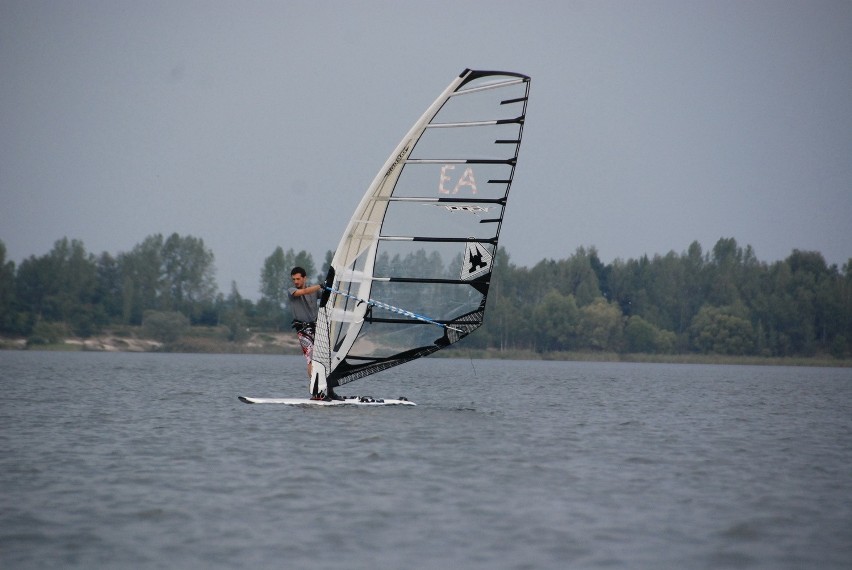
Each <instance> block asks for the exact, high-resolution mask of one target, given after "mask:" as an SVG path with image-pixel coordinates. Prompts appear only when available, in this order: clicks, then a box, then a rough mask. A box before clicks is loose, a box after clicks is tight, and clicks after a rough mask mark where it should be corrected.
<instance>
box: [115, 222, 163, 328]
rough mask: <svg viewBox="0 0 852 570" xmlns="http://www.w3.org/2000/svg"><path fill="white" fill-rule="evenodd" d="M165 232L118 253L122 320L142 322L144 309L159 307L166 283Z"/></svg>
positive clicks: (149, 309)
mask: <svg viewBox="0 0 852 570" xmlns="http://www.w3.org/2000/svg"><path fill="white" fill-rule="evenodd" d="M162 250H163V236H162V234H155V235H151V236H148V237H146V238H145V239H144V240H143V241H142V243H140V244H137V245H136V246H134V248H133V249H132V250H131V251H130V252H128V253H122V254H119V256H118V260H117V261H118V267H119V272H120V274H121V299H122V320H123V322H125V323H127V324H135V325H138V324H141V323H142V318H143V316H144V314H145V311H151V310H158V309H161V308H163V307H161V305H160V298H161V295H162V290H163V287H164V284H163V271H162V267H163V261H162Z"/></svg>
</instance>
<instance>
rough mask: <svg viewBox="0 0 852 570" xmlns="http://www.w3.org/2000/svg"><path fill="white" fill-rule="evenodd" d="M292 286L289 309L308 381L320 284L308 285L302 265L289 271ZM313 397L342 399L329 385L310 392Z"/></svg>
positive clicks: (289, 294)
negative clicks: (320, 390)
mask: <svg viewBox="0 0 852 570" xmlns="http://www.w3.org/2000/svg"><path fill="white" fill-rule="evenodd" d="M290 279H291V280H292V281H293V286H292V287H290V288H289V289H288V290H287V293H288V296H289V299H290V310H291V311H292V312H293V328H294V329H295V330H296V336H297V337H298V338H299V345H301V347H302V353H303V354H304V355H305V358H306V359H307V361H308V383H310V379H311V359H312V358H313V353H314V334H315V331H316V324H317V314H318V313H319V306H318V305H317V300H318V299H319V298H320V296H321V295H322V285H308V284H307V274H306V272H305V270H304V268H302V267H294V268H293V270H292V271H290ZM311 397H312V398H314V399H320V400H323V399H327V400H342V399H343V398H341V397H340V396H337V395H336V394H335V393H334V390H332V389H331V386H329V387H328V388H327V390H326V393H322V392H320V394H311Z"/></svg>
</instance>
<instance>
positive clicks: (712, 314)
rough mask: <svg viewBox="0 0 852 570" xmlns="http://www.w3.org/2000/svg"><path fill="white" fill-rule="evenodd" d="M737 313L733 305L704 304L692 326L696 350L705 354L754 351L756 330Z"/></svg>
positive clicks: (693, 342)
mask: <svg viewBox="0 0 852 570" xmlns="http://www.w3.org/2000/svg"><path fill="white" fill-rule="evenodd" d="M737 313H739V311H738V310H736V309H733V308H731V307H724V308H720V307H712V306H709V305H707V306H704V307H702V309H701V310H700V311H698V314H697V315H696V316H695V318H694V319H693V321H692V325H691V326H690V339H691V342H692V347H693V349H695V350H697V351H698V352H702V353H704V354H711V353H715V354H733V355H745V354H753V352H754V348H755V338H754V329H753V327H752V325H751V323H750V322H749V321H748V320H746V319H744V318H743V317H741V316H739V315H738V314H737Z"/></svg>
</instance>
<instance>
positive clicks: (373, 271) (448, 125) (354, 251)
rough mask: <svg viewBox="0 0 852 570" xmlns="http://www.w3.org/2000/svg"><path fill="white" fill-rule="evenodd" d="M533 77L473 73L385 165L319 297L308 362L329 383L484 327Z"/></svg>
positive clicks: (412, 131) (464, 76)
mask: <svg viewBox="0 0 852 570" xmlns="http://www.w3.org/2000/svg"><path fill="white" fill-rule="evenodd" d="M529 82H530V79H529V77H528V76H525V75H523V74H519V73H514V72H502V71H477V70H470V69H466V70H465V71H464V72H462V73H461V74H460V75H459V76H458V77H457V78H456V79H455V80H454V81H453V82H452V83H450V85H449V86H448V87H447V88H446V89H445V90H444V91H443V92H442V93H441V95H439V96H438V98H437V99H436V100H435V101H434V102H433V103H432V105H430V106H429V108H428V109H427V110H426V111H425V112H424V113H423V115H422V116H421V117H420V119H419V120H418V121H417V122H416V123H415V124H414V125H413V126H412V127H411V129H410V130H409V132H408V133H407V134H406V135H405V136H404V137H403V138H402V140H401V141H400V143H399V144H398V145H397V147H396V148H395V149H394V151H393V152H392V153H391V154H390V156H389V157H388V159H387V160H386V161H385V163H384V165H382V167H381V168H380V169H379V172H378V174H377V175H376V177H375V178H374V180H373V182H372V184H371V185H370V186H369V187H368V189H367V191H366V193H365V194H364V196H363V198H362V199H361V202H360V203H359V205H358V207H357V208H356V210H355V213H354V214H353V216H352V218H351V220H350V222H349V224H348V227H347V228H346V230H345V231H344V233H343V237H342V238H341V240H340V243H339V244H338V246H337V249H336V250H335V253H334V256H333V258H332V261H331V268H330V270H329V275H328V277H327V279H326V285H325V286H326V291H325V294H324V296H323V301H321V304H320V314H319V318H318V320H317V330H316V339H315V347H314V356H313V363H312V365H313V369H314V370H315V374H320V375H324V377H325V381H326V382H327V385H328V386H331V387H334V386H339V385H341V384H345V383H347V382H350V381H352V380H356V379H358V378H363V377H365V376H369V375H371V374H374V373H376V372H379V371H382V370H386V369H388V368H391V367H393V366H397V365H399V364H402V363H404V362H407V361H409V360H412V359H414V358H421V357H424V356H427V355H429V354H432V353H433V352H435V351H437V350H440V349H443V348H446V347H448V346H451V345H452V344H454V343H455V342H457V341H459V340H461V339H462V338H464V337H465V336H467V335H468V334H470V333H472V332H473V331H474V330H476V329H477V328H478V327H479V326H481V325H482V322H483V318H484V314H485V307H486V299H487V296H488V291H489V287H490V283H491V279H490V277H491V272H492V270H493V266H494V258H495V257H496V255H497V245H498V239H499V235H500V228H501V226H502V221H503V215H504V212H505V207H506V204H507V198H508V193H509V189H510V188H511V185H512V180H513V178H514V173H515V167H516V165H517V158H518V151H519V148H520V144H521V139H522V134H523V127H524V123H525V120H526V109H527V104H528V97H529ZM316 371H319V372H316Z"/></svg>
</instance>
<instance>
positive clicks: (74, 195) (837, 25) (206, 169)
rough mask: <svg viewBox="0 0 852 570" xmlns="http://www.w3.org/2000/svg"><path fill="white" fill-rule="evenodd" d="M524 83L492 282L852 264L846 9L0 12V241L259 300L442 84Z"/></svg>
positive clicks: (331, 6)
mask: <svg viewBox="0 0 852 570" xmlns="http://www.w3.org/2000/svg"><path fill="white" fill-rule="evenodd" d="M465 68H473V69H499V70H504V71H515V72H521V73H524V74H527V75H530V76H531V77H532V83H531V90H530V102H529V109H528V114H527V123H526V125H525V129H524V140H523V144H522V146H521V151H520V157H519V162H518V168H517V171H516V175H515V181H514V184H513V186H512V194H511V196H510V200H509V206H508V208H507V210H506V216H505V219H504V225H503V230H502V234H501V242H500V244H501V246H503V247H505V248H506V250H507V251H508V253H509V255H510V260H511V262H512V263H514V264H516V265H518V266H527V267H531V266H533V265H535V264H536V263H537V262H539V261H541V260H542V259H548V258H549V259H564V258H568V257H570V256H571V255H572V254H573V253H574V252H575V251H576V249H577V248H578V247H587V248H588V247H595V248H596V249H597V251H598V255H599V256H600V258H601V260H602V261H603V262H604V263H611V262H613V261H614V260H616V259H621V260H628V259H636V258H639V257H641V256H643V255H646V254H647V255H648V256H654V255H656V254H660V255H665V254H666V253H668V252H670V251H674V252H675V253H682V252H684V251H686V250H687V249H688V247H689V245H690V244H691V243H692V242H693V241H696V240H697V241H698V242H699V243H700V244H701V245H702V247H703V248H704V251H709V250H712V247H713V245H714V244H715V243H716V242H717V241H718V240H719V239H720V238H723V237H724V238H731V237H732V238H735V239H736V240H737V243H738V244H739V245H741V246H743V247H745V246H747V245H751V246H752V247H753V248H754V252H755V255H756V256H757V258H758V259H759V260H761V261H765V262H769V263H771V262H773V261H777V260H781V259H784V258H786V257H787V256H788V255H790V253H791V252H792V251H793V249H800V250H809V251H819V252H821V253H822V254H823V255H824V256H825V258H826V261H827V262H828V263H829V264H837V265H838V266H842V265H843V264H844V263H845V262H847V261H848V260H849V259H850V258H852V2H850V1H849V0H835V1H828V0H800V1H796V0H783V1H782V0H771V1H769V0H749V1H747V2H744V1H741V0H713V1H710V0H695V1H693V0H653V1H652V0H647V1H633V0H631V1H628V0H619V1H607V0H603V1H601V0H589V1H575V0H555V1H536V0H527V1H525V2H517V1H490V2H485V1H482V0H465V1H463V2H461V1H459V0H449V1H444V0H417V1H410V2H408V1H399V0H387V1H377V0H360V1H358V2H349V1H343V0H341V1H327V0H326V1H323V0H287V1H258V0H241V1H240V2H235V1H222V0H208V1H190V0H164V1H160V0H142V1H140V0H75V1H74V2H64V1H59V0H50V1H44V0H0V241H3V243H4V244H5V246H6V249H7V260H12V261H15V262H16V263H20V262H21V261H22V260H23V259H26V258H27V257H29V256H31V255H36V256H41V255H45V254H46V253H48V252H49V251H50V250H51V249H52V247H53V244H54V242H55V241H56V240H58V239H61V238H63V237H67V238H69V239H78V240H81V241H82V242H83V243H84V245H85V247H86V250H87V251H88V252H91V253H94V254H95V255H100V253H101V252H104V251H106V252H109V253H110V254H112V255H117V254H118V253H121V252H127V251H130V250H131V249H133V247H134V246H135V245H137V244H139V243H141V242H142V241H143V240H144V239H145V238H146V237H147V236H150V235H153V234H157V233H161V234H163V235H165V236H168V235H170V234H172V233H174V232H177V233H178V234H180V235H182V236H186V235H191V236H194V237H198V238H201V239H203V240H204V243H205V245H206V246H207V247H208V248H209V249H210V250H211V251H212V252H213V253H214V255H215V263H216V275H217V280H218V282H219V286H220V289H221V290H222V292H223V293H225V294H226V295H227V294H228V293H229V292H230V290H231V284H232V283H235V284H236V285H237V288H238V290H239V292H240V293H241V294H242V295H243V296H244V297H247V298H253V299H256V298H258V297H259V288H260V271H261V268H262V266H263V262H264V260H265V259H266V258H267V257H269V256H270V255H271V254H272V253H273V251H274V250H275V248H276V247H278V246H281V247H282V248H284V250H285V251H286V250H288V249H290V248H292V249H293V250H295V251H296V252H298V251H300V250H306V251H308V252H310V253H312V254H313V257H314V260H315V262H316V265H317V268H319V266H321V265H322V262H323V260H324V259H325V253H326V251H328V250H332V249H334V248H335V247H336V245H337V242H338V240H339V239H340V235H341V233H342V232H343V230H344V228H345V225H346V222H347V221H348V219H349V216H350V215H351V213H352V211H353V210H354V209H355V207H356V206H357V204H358V202H359V201H360V199H361V196H362V194H363V193H364V191H365V190H366V188H367V186H368V185H369V183H370V182H371V181H372V179H373V176H374V175H375V174H376V172H377V171H378V170H379V168H380V167H381V165H382V163H383V162H384V161H385V159H386V158H387V157H388V155H389V154H390V152H391V151H392V150H393V149H394V147H395V146H396V144H397V143H398V142H399V140H400V139H401V138H402V136H403V135H404V134H405V133H406V132H407V130H408V129H409V127H410V126H411V125H412V124H413V123H414V121H415V120H416V119H417V118H419V117H420V115H421V113H422V112H423V111H424V110H425V109H426V107H427V106H428V105H429V104H430V103H431V102H432V101H433V100H434V99H435V97H437V96H438V94H440V92H441V91H443V89H444V88H445V87H446V86H447V85H448V84H449V83H450V81H452V80H453V79H454V78H455V77H456V76H457V75H458V74H459V73H460V72H461V71H462V70H463V69H465Z"/></svg>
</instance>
